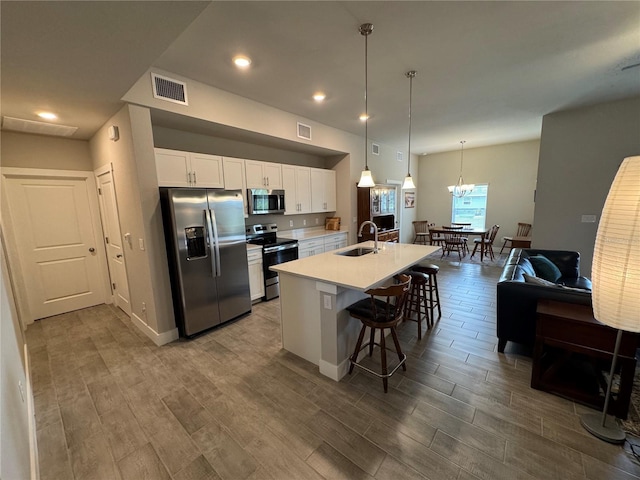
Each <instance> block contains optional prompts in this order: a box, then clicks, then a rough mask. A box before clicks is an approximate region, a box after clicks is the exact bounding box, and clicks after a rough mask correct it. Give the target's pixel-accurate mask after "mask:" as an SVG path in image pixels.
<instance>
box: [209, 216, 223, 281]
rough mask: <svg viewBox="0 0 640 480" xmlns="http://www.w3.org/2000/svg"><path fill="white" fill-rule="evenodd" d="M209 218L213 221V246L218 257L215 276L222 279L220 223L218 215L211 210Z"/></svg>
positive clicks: (214, 271)
mask: <svg viewBox="0 0 640 480" xmlns="http://www.w3.org/2000/svg"><path fill="white" fill-rule="evenodd" d="M209 218H210V221H211V223H210V225H211V228H212V230H213V246H214V253H215V257H216V260H215V268H214V270H213V276H214V277H220V276H222V272H221V271H220V241H219V239H218V222H217V221H216V213H215V212H214V211H213V210H211V209H209Z"/></svg>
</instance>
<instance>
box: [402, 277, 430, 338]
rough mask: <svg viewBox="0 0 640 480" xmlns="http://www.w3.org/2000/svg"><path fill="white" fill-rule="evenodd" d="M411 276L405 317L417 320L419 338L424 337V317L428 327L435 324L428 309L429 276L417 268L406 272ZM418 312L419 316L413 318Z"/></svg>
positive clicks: (413, 320)
mask: <svg viewBox="0 0 640 480" xmlns="http://www.w3.org/2000/svg"><path fill="white" fill-rule="evenodd" d="M405 274H406V275H409V276H410V277H411V290H409V295H408V297H407V303H406V304H405V307H404V319H405V320H411V321H412V322H417V324H418V340H420V339H422V319H423V318H424V319H425V320H426V321H427V329H429V328H431V325H433V320H430V319H429V313H428V310H427V285H428V283H429V276H428V275H427V274H425V273H422V272H418V271H417V270H409V271H407V272H405ZM414 313H416V315H417V317H418V318H413V314H414Z"/></svg>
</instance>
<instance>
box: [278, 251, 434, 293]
mask: <svg viewBox="0 0 640 480" xmlns="http://www.w3.org/2000/svg"><path fill="white" fill-rule="evenodd" d="M373 245H374V243H373V242H371V241H369V242H363V243H359V244H357V245H350V246H348V247H345V248H341V249H339V250H334V251H332V252H327V253H323V254H320V255H313V256H311V257H307V258H301V259H299V260H293V261H291V262H286V263H281V264H279V265H275V266H273V267H271V269H272V270H274V271H276V272H279V273H283V274H290V275H295V276H299V277H304V278H309V279H313V280H318V281H320V282H326V283H330V284H333V285H339V286H341V287H345V288H351V289H355V290H361V291H365V290H368V289H369V288H371V287H373V286H375V285H378V284H380V283H381V282H383V281H384V280H387V279H389V278H391V277H393V276H394V275H395V274H397V273H400V272H403V271H404V270H406V269H407V268H408V267H410V266H411V265H414V264H416V263H418V262H420V261H422V260H424V259H425V257H427V255H429V254H431V253H433V252H435V251H437V250H439V249H440V247H438V246H432V245H415V244H410V243H385V242H379V244H378V245H379V248H380V252H379V253H378V254H373V253H369V254H367V255H362V256H361V257H345V256H343V255H337V254H336V252H344V251H347V250H351V249H353V248H358V247H371V248H372V247H373Z"/></svg>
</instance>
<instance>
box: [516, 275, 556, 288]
mask: <svg viewBox="0 0 640 480" xmlns="http://www.w3.org/2000/svg"><path fill="white" fill-rule="evenodd" d="M522 276H523V277H524V282H525V283H531V284H532V285H540V286H542V287H559V285H558V284H557V283H553V282H550V281H549V280H545V279H544V278H540V277H534V276H532V275H527V274H526V273H524V274H522Z"/></svg>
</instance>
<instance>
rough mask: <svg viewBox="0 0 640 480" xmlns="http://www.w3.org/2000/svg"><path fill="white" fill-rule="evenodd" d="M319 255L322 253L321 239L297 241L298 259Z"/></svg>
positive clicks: (322, 243)
mask: <svg viewBox="0 0 640 480" xmlns="http://www.w3.org/2000/svg"><path fill="white" fill-rule="evenodd" d="M319 253H324V240H323V238H322V237H319V238H311V239H309V240H298V258H306V257H312V256H313V255H318V254H319Z"/></svg>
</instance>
